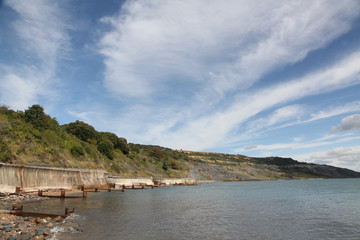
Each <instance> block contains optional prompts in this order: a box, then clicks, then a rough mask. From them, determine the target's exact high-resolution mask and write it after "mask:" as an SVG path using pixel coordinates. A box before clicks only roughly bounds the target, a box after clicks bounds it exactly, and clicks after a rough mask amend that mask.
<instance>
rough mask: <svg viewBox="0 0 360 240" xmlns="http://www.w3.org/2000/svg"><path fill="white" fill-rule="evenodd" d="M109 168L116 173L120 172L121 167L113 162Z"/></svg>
mask: <svg viewBox="0 0 360 240" xmlns="http://www.w3.org/2000/svg"><path fill="white" fill-rule="evenodd" d="M111 170H113V171H114V172H116V173H121V167H120V166H119V165H117V164H116V163H113V164H112V165H111Z"/></svg>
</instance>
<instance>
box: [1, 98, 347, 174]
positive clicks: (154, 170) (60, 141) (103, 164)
mask: <svg viewBox="0 0 360 240" xmlns="http://www.w3.org/2000/svg"><path fill="white" fill-rule="evenodd" d="M0 162H2V163H13V164H21V165H42V166H55V167H76V168H97V169H105V170H107V171H109V172H110V173H114V174H121V175H122V176H128V177H136V176H143V177H146V176H147V177H151V176H153V177H155V176H156V177H194V178H200V179H217V180H220V179H221V180H254V179H260V180H262V179H296V178H309V177H324V176H325V177H329V176H330V177H331V172H334V171H335V170H336V168H327V169H325V170H326V171H325V170H324V168H321V167H320V168H319V165H314V164H306V163H300V162H297V161H295V160H293V159H291V158H279V157H269V158H251V157H247V156H243V155H231V154H221V153H201V152H189V151H176V150H172V149H169V148H164V147H160V146H151V145H141V144H134V143H128V142H127V140H126V139H125V138H124V137H118V136H117V135H116V134H114V133H111V132H99V131H97V130H95V128H94V127H92V126H91V125H89V124H88V123H85V122H82V121H76V122H72V123H68V124H64V125H59V123H58V122H57V121H56V119H55V118H51V117H50V116H49V115H47V114H46V113H45V112H44V109H43V107H41V106H40V105H33V106H31V107H29V108H28V109H27V110H25V111H24V112H23V111H13V110H11V109H9V108H8V107H5V106H0ZM334 169H335V170H334ZM349 174H352V173H349Z"/></svg>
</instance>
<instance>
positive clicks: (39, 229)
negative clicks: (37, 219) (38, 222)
mask: <svg viewBox="0 0 360 240" xmlns="http://www.w3.org/2000/svg"><path fill="white" fill-rule="evenodd" d="M44 232H45V230H44V229H43V228H38V229H36V230H35V236H40V235H43V234H44Z"/></svg>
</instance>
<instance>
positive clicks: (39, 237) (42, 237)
mask: <svg viewBox="0 0 360 240" xmlns="http://www.w3.org/2000/svg"><path fill="white" fill-rule="evenodd" d="M34 239H44V235H40V236H35V237H34Z"/></svg>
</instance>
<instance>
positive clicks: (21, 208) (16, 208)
mask: <svg viewBox="0 0 360 240" xmlns="http://www.w3.org/2000/svg"><path fill="white" fill-rule="evenodd" d="M12 210H15V211H20V212H22V210H23V205H21V206H20V207H18V206H15V205H14V206H13V207H12Z"/></svg>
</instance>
